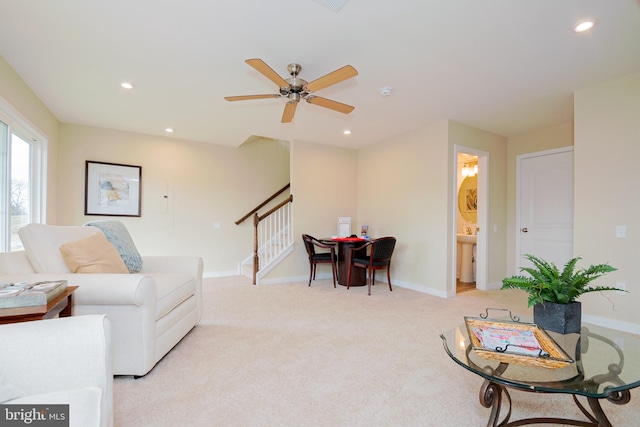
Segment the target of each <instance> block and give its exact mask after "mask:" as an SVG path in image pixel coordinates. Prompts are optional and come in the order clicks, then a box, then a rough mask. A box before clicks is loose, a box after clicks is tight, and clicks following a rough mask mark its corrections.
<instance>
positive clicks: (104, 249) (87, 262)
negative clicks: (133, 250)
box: [60, 233, 129, 274]
mask: <svg viewBox="0 0 640 427" xmlns="http://www.w3.org/2000/svg"><path fill="white" fill-rule="evenodd" d="M60 253H62V257H63V258H64V262H65V263H66V264H67V267H69V270H71V272H72V273H123V274H128V273H129V270H128V269H127V266H126V265H124V261H122V258H120V254H119V253H118V251H117V250H116V248H115V246H113V245H112V244H111V243H110V242H109V241H108V240H107V238H106V237H105V236H104V234H102V233H96V234H93V235H91V236H89V237H85V238H84V239H80V240H75V241H73V242H69V243H65V244H64V245H62V246H60Z"/></svg>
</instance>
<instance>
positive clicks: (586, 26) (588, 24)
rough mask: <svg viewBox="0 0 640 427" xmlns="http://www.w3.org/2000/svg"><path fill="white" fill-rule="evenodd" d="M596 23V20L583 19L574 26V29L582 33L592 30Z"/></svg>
mask: <svg viewBox="0 0 640 427" xmlns="http://www.w3.org/2000/svg"><path fill="white" fill-rule="evenodd" d="M595 24H596V23H595V22H594V21H582V22H580V23H579V24H578V25H576V26H575V27H573V31H574V32H576V33H582V32H583V31H587V30H590V29H591V28H593V26H594V25H595Z"/></svg>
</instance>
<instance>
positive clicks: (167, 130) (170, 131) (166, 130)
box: [164, 128, 173, 133]
mask: <svg viewBox="0 0 640 427" xmlns="http://www.w3.org/2000/svg"><path fill="white" fill-rule="evenodd" d="M164 131H165V132H167V133H173V128H166V129H165V130H164Z"/></svg>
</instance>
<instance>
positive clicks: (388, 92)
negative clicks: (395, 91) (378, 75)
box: [380, 86, 392, 96]
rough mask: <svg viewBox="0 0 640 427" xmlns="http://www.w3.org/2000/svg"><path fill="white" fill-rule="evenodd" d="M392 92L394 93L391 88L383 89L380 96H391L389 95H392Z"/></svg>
mask: <svg viewBox="0 0 640 427" xmlns="http://www.w3.org/2000/svg"><path fill="white" fill-rule="evenodd" d="M391 91H392V89H391V88H390V87H389V86H385V87H381V88H380V95H382V96H389V95H391Z"/></svg>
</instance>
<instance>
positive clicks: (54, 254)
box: [18, 224, 101, 273]
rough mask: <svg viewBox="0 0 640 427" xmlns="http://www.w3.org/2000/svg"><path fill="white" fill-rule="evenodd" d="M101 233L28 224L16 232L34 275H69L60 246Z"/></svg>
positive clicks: (84, 228)
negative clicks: (34, 271) (34, 272)
mask: <svg viewBox="0 0 640 427" xmlns="http://www.w3.org/2000/svg"><path fill="white" fill-rule="evenodd" d="M96 233H101V231H100V230H99V229H97V228H95V227H82V226H79V225H76V226H62V225H47V224H28V225H25V226H24V227H22V228H21V229H20V230H18V235H19V236H20V240H21V241H22V245H23V246H24V250H25V252H26V253H27V257H28V258H29V261H31V264H32V265H33V268H34V269H35V270H36V273H70V272H71V270H69V267H67V264H66V263H65V262H64V259H63V258H62V254H61V253H60V246H62V245H64V244H65V243H68V242H73V241H74V240H78V239H82V238H84V237H89V236H91V235H93V234H96Z"/></svg>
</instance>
